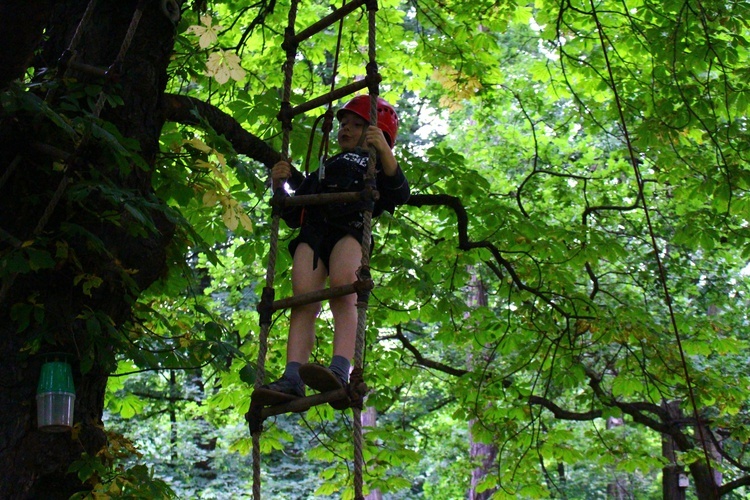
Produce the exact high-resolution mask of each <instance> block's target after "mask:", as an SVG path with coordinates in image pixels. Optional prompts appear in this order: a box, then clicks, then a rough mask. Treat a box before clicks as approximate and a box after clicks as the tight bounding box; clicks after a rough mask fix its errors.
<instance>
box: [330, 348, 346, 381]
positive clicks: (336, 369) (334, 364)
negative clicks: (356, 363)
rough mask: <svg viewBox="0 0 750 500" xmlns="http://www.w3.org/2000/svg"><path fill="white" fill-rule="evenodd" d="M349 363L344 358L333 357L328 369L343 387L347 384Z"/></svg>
mask: <svg viewBox="0 0 750 500" xmlns="http://www.w3.org/2000/svg"><path fill="white" fill-rule="evenodd" d="M351 366H352V365H351V363H349V360H348V359H346V358H345V357H344V356H338V355H336V356H334V357H333V358H332V359H331V365H330V366H329V367H328V368H329V369H330V370H331V371H332V372H333V373H334V374H336V376H337V377H338V378H339V379H340V380H341V382H342V383H343V384H344V385H347V384H348V383H349V368H351Z"/></svg>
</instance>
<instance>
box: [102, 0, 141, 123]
mask: <svg viewBox="0 0 750 500" xmlns="http://www.w3.org/2000/svg"><path fill="white" fill-rule="evenodd" d="M145 5H146V2H145V1H144V0H141V1H140V2H138V6H137V7H136V9H135V12H134V13H133V18H132V19H131V20H130V25H129V26H128V31H127V32H126V33H125V38H123V40H122V44H121V45H120V51H119V52H118V53H117V57H115V60H114V61H113V62H112V66H111V67H117V66H119V64H120V63H121V62H122V60H123V59H125V54H127V53H128V50H129V49H130V44H131V43H132V42H133V37H134V36H135V32H136V30H137V29H138V24H139V23H140V22H141V16H142V15H143V8H144V7H145ZM106 102H107V96H106V94H105V93H104V91H103V90H102V91H101V92H99V98H98V99H97V101H96V106H95V107H94V116H96V117H98V116H99V115H100V114H101V112H102V109H104V104H105V103H106Z"/></svg>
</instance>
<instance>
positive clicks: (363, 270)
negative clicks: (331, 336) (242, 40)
mask: <svg viewBox="0 0 750 500" xmlns="http://www.w3.org/2000/svg"><path fill="white" fill-rule="evenodd" d="M364 3H365V2H364V1H363V0H360V1H355V2H352V3H350V4H346V0H344V5H343V6H342V7H341V9H339V11H337V12H336V13H334V14H332V16H333V17H332V18H337V17H336V16H339V15H340V16H341V17H338V19H339V21H340V24H339V33H338V40H337V45H336V54H335V62H334V73H333V78H332V82H331V90H330V91H329V93H328V94H327V96H324V97H321V98H317V99H313V100H311V101H309V102H308V103H307V104H306V106H314V105H318V103H319V102H321V101H323V102H325V103H327V104H328V109H327V111H326V113H325V115H324V116H325V117H326V121H325V122H324V125H323V128H322V131H323V135H324V137H323V141H322V142H321V154H320V157H321V161H323V159H324V158H325V157H326V156H327V153H328V136H329V132H330V129H331V122H332V112H331V104H332V101H333V100H335V99H336V98H339V97H342V96H343V95H347V94H351V93H353V92H354V91H356V90H358V89H360V88H363V85H361V84H356V85H350V86H347V87H343V88H340V89H335V83H336V72H337V69H336V68H337V67H338V57H339V52H340V48H341V36H342V31H343V17H344V16H345V15H346V14H348V13H349V12H351V11H353V10H354V8H356V7H358V6H360V5H363V4H364ZM298 4H299V0H292V2H291V6H290V10H289V17H288V25H287V28H286V30H285V39H284V43H283V44H282V47H283V48H284V49H285V50H286V60H285V62H284V66H283V70H284V87H283V91H282V103H281V110H280V112H279V120H280V122H281V124H282V146H281V157H282V158H283V159H284V160H285V161H288V159H289V158H288V152H289V137H290V131H291V129H292V117H293V115H294V112H295V110H293V109H292V107H291V104H290V98H291V89H292V77H293V72H294V62H295V59H296V56H297V48H298V43H299V41H300V40H304V39H306V37H309V36H310V35H311V34H312V32H314V31H315V30H317V29H318V28H320V26H321V25H322V24H323V23H326V22H327V20H326V19H323V20H321V21H320V22H319V23H316V25H314V26H312V27H310V28H308V29H307V30H305V31H303V32H302V33H300V34H299V35H295V31H294V24H295V20H296V16H297V9H298ZM367 11H368V64H367V78H366V80H365V83H366V85H367V87H368V90H369V93H370V123H373V124H374V123H377V96H378V93H379V90H378V83H379V81H380V78H379V75H378V71H377V64H376V60H375V41H376V40H375V13H376V11H377V0H367ZM329 17H331V16H329ZM306 106H299V107H298V108H297V111H298V112H302V111H304V110H305V109H306ZM310 109H312V108H310ZM315 124H316V125H315V126H314V127H313V133H314V130H315V128H316V127H317V120H316V122H315ZM310 144H312V140H311V142H310ZM309 157H310V147H308V154H307V157H306V160H305V171H306V172H307V170H308V169H307V164H308V162H309ZM376 162H377V158H376V151H375V148H374V147H372V146H371V147H370V148H369V152H368V164H367V174H366V176H365V191H363V193H354V194H355V196H356V197H357V198H358V199H364V200H365V201H368V202H369V204H368V207H369V208H368V209H366V210H365V211H364V220H363V225H364V227H363V238H362V247H361V248H362V260H361V265H360V269H359V270H358V271H357V282H356V283H354V284H352V285H350V286H344V287H340V289H339V290H336V289H331V290H330V291H329V292H330V293H328V294H316V293H313V294H309V295H310V296H309V297H305V298H304V300H305V302H304V303H310V302H313V301H319V300H321V297H320V295H326V296H327V297H328V298H331V297H334V296H341V295H345V294H348V293H356V294H357V334H356V342H355V353H354V360H353V367H354V368H353V371H352V374H351V377H350V383H349V386H348V387H347V388H345V389H341V390H340V391H335V392H334V394H333V395H330V394H329V395H318V396H317V397H316V396H313V397H309V398H304V399H309V400H313V401H311V402H310V403H309V405H308V404H307V403H306V404H305V405H300V404H298V403H296V402H290V403H288V404H286V405H279V406H281V407H282V408H281V409H282V411H283V410H289V411H303V409H306V408H308V407H310V406H312V405H315V404H322V403H324V402H329V401H332V400H335V399H334V398H338V399H343V397H346V398H348V399H349V401H350V405H351V407H352V419H353V426H352V429H353V441H354V495H355V499H357V500H360V499H363V498H364V496H363V486H364V485H363V479H362V478H363V464H364V458H363V452H362V440H363V433H362V418H361V411H362V404H363V400H364V393H365V391H366V386H365V385H364V381H363V371H364V370H363V364H364V351H365V337H366V331H367V305H368V301H369V293H370V290H371V289H372V280H371V279H370V244H371V235H372V201H373V200H374V194H373V193H374V191H375V185H376V184H375V176H376ZM271 182H272V181H271ZM282 189H283V188H279V189H277V190H276V191H275V192H274V194H273V198H272V201H271V204H272V207H273V210H272V221H271V236H270V248H269V258H268V264H267V268H266V283H265V287H264V289H263V293H262V296H261V301H260V303H259V305H258V312H259V321H260V336H259V348H258V362H257V375H256V379H255V384H254V387H255V390H258V389H259V388H260V387H261V386H262V385H263V384H264V383H265V378H266V370H265V359H266V356H267V354H268V334H269V330H270V326H271V319H272V313H273V311H274V310H275V309H280V308H281V307H282V305H281V304H279V303H274V295H275V292H274V288H273V286H274V278H275V266H276V259H277V253H278V238H279V234H278V233H279V219H280V218H281V211H282V208H283V206H284V204H285V203H289V200H290V199H288V198H285V197H284V194H283V191H282ZM317 196H321V195H312V197H317ZM322 196H327V200H328V202H334V201H340V200H341V196H342V194H340V195H336V196H331V195H322ZM344 196H345V194H344ZM360 197H361V198H360ZM300 198H302V197H300ZM348 198H350V199H348V201H354V198H352V197H351V196H349V197H348ZM312 202H315V201H312ZM319 202H320V201H317V203H319ZM295 299H297V297H292V299H288V300H286V301H279V302H282V303H283V304H284V305H287V306H289V307H293V306H294V305H295V304H296V303H297V301H296V300H295ZM266 410H267V409H266ZM278 413H279V412H274V413H271V412H268V411H265V410H264V408H263V405H262V403H261V402H255V401H253V402H251V404H250V409H249V411H248V413H247V420H248V423H249V425H250V432H251V435H252V442H253V454H252V456H253V499H254V500H260V498H261V467H260V465H261V461H260V435H261V432H262V422H263V419H264V418H265V416H267V415H270V414H278Z"/></svg>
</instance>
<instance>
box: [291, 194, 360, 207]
mask: <svg viewBox="0 0 750 500" xmlns="http://www.w3.org/2000/svg"><path fill="white" fill-rule="evenodd" d="M357 201H362V192H361V191H349V192H345V193H319V194H303V195H299V196H289V197H286V198H283V206H285V207H298V206H301V205H305V206H309V205H326V204H329V203H354V202H357Z"/></svg>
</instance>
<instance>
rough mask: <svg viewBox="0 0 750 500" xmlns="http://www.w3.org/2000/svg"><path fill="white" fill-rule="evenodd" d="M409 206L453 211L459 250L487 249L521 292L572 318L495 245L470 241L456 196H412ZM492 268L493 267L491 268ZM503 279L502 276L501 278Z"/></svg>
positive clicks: (464, 211)
mask: <svg viewBox="0 0 750 500" xmlns="http://www.w3.org/2000/svg"><path fill="white" fill-rule="evenodd" d="M406 204H407V205H409V206H412V207H424V206H445V207H449V208H451V209H452V210H453V212H454V213H455V214H456V221H457V222H458V248H459V249H461V250H472V249H474V248H486V249H487V250H489V251H490V253H492V256H493V257H494V258H495V260H496V261H497V262H498V264H499V265H500V266H502V267H503V269H505V270H506V271H507V273H508V274H509V275H510V277H511V279H512V280H513V283H514V284H515V285H516V287H518V289H519V290H524V291H526V292H529V293H531V294H532V295H535V296H536V297H538V298H540V299H541V300H542V301H543V302H544V303H545V304H547V305H548V306H549V307H551V308H553V309H554V310H556V311H557V312H559V313H560V314H562V315H563V316H564V317H566V318H567V317H570V314H569V313H568V312H567V311H565V310H564V309H562V308H561V307H560V305H559V304H556V303H555V302H554V301H552V300H550V298H549V297H547V296H546V295H545V294H544V293H542V292H541V291H539V290H537V289H536V288H532V287H530V286H528V285H526V283H524V282H523V280H521V278H520V277H519V276H518V274H516V271H515V269H513V266H512V265H511V263H510V262H509V261H507V260H506V259H505V258H503V256H502V254H501V253H500V249H498V248H497V247H496V246H495V245H494V244H492V243H491V242H489V241H486V240H482V241H471V240H470V239H469V231H468V227H469V217H468V215H467V214H466V209H465V208H464V206H463V204H462V203H461V199H460V198H458V197H456V196H451V195H448V194H415V195H412V196H411V197H410V198H409V201H407V202H406ZM490 267H492V266H490ZM492 268H493V270H495V272H496V273H497V268H496V267H492ZM499 277H501V278H502V276H499Z"/></svg>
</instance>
